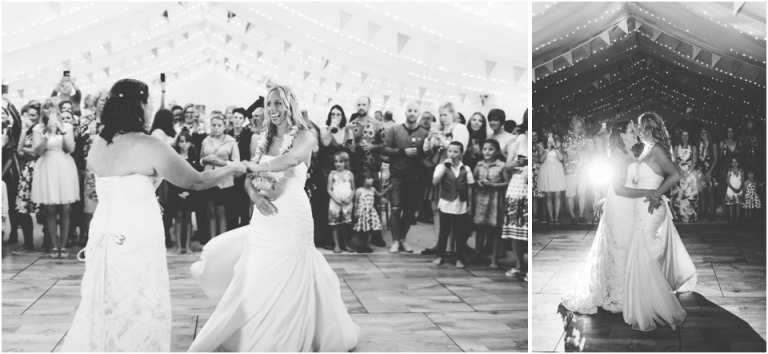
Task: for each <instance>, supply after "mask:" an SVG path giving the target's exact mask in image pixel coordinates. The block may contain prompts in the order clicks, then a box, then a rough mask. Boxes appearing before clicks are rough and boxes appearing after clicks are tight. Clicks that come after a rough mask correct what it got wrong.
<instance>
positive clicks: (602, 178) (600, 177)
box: [589, 159, 611, 187]
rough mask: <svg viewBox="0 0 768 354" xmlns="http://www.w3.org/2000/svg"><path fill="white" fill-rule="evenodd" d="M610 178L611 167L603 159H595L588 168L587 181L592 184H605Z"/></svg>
mask: <svg viewBox="0 0 768 354" xmlns="http://www.w3.org/2000/svg"><path fill="white" fill-rule="evenodd" d="M610 180H611V169H610V166H609V165H608V162H606V161H605V160H604V159H596V160H594V161H593V162H592V166H590V168H589V181H590V182H591V183H592V185H593V186H598V187H599V186H605V185H607V184H608V182H610Z"/></svg>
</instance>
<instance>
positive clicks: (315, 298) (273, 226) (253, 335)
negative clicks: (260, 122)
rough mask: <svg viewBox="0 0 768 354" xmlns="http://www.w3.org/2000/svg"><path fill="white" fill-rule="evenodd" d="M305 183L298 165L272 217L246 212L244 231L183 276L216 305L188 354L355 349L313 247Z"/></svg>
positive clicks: (353, 333) (222, 240)
mask: <svg viewBox="0 0 768 354" xmlns="http://www.w3.org/2000/svg"><path fill="white" fill-rule="evenodd" d="M272 158H274V157H271V156H263V157H262V160H263V159H272ZM306 175H307V165H306V164H304V163H301V164H299V165H298V166H296V167H293V168H291V169H289V170H287V171H285V172H284V177H282V178H280V180H279V182H278V183H280V184H284V186H281V187H284V190H285V192H283V194H282V195H281V196H280V197H279V198H278V199H277V200H276V201H275V202H274V204H275V206H276V207H277V209H278V212H277V215H274V216H263V215H262V214H261V213H259V212H258V211H254V213H253V217H252V218H251V223H250V225H248V226H244V227H241V228H239V229H236V230H232V231H230V232H228V233H225V234H222V235H220V236H217V237H216V238H214V239H213V240H211V241H210V242H208V244H206V246H205V248H204V249H203V253H202V254H201V256H200V258H201V260H200V261H199V262H197V263H195V264H194V265H193V266H192V269H191V271H192V274H193V276H194V277H195V278H196V279H197V280H198V282H199V283H200V286H201V287H202V288H203V291H204V292H205V293H206V294H207V295H208V296H210V297H211V298H213V299H215V300H219V299H220V301H219V304H218V306H217V307H216V310H215V311H214V313H213V315H211V317H210V319H209V320H208V322H206V324H205V326H204V327H203V329H202V330H201V331H200V332H199V333H198V334H197V338H195V340H194V342H193V343H192V346H191V347H190V348H189V351H190V352H210V351H237V352H247V351H259V352H286V351H287V352H305V351H333V352H346V351H349V350H351V349H353V348H354V347H355V345H357V338H358V333H359V331H360V328H359V327H358V326H357V325H356V324H355V323H354V322H352V318H351V317H350V316H349V314H348V313H347V309H346V307H345V306H344V301H343V300H342V298H341V290H340V284H339V279H338V277H336V274H335V273H334V272H333V270H332V269H331V267H330V266H329V265H328V263H327V262H326V261H325V258H323V256H322V254H320V252H319V251H317V249H316V248H315V245H314V231H313V230H314V223H313V220H312V210H311V208H310V205H309V199H308V198H307V194H306V193H305V192H304V184H305V181H306Z"/></svg>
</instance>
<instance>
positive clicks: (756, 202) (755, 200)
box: [742, 171, 765, 220]
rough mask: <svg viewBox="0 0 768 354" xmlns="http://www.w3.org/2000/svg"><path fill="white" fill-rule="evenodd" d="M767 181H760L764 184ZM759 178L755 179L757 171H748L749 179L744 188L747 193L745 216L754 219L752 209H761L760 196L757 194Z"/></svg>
mask: <svg viewBox="0 0 768 354" xmlns="http://www.w3.org/2000/svg"><path fill="white" fill-rule="evenodd" d="M763 184H765V182H763V183H760V184H759V185H761V186H762V185H763ZM757 186H758V183H757V180H756V179H755V171H749V172H747V181H746V182H745V183H744V189H745V190H746V194H745V195H744V204H742V205H743V207H744V216H745V217H746V218H747V220H752V210H754V209H760V207H761V205H760V196H758V195H757Z"/></svg>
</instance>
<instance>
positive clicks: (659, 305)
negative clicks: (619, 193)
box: [622, 112, 697, 331]
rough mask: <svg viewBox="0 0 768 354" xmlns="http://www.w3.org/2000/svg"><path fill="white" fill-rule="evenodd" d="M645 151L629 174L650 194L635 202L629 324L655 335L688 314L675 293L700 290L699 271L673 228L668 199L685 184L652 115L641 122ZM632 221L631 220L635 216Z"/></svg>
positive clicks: (626, 295)
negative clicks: (668, 194) (679, 184)
mask: <svg viewBox="0 0 768 354" xmlns="http://www.w3.org/2000/svg"><path fill="white" fill-rule="evenodd" d="M638 127H639V128H640V129H639V132H640V137H641V138H642V140H643V142H644V143H645V150H644V152H643V155H641V156H640V162H639V163H638V164H637V165H634V168H630V169H629V176H631V183H632V185H633V188H639V189H646V190H648V189H650V190H652V193H651V194H650V196H647V197H646V198H644V199H643V198H637V199H635V200H634V213H633V214H634V222H633V223H634V225H633V226H632V228H633V233H632V235H631V236H630V241H629V243H630V244H629V250H628V251H627V256H626V258H624V259H623V263H624V265H625V267H626V270H625V274H626V276H625V278H624V279H625V284H624V309H623V312H622V314H623V316H624V322H626V323H627V324H630V325H632V328H633V329H636V330H641V331H650V330H653V329H655V328H656V322H659V323H661V324H664V325H667V324H668V325H670V326H671V327H672V330H675V328H676V327H677V326H678V325H680V324H681V323H682V322H683V319H684V318H685V316H686V312H685V310H684V309H683V307H682V306H680V301H679V300H678V299H677V295H676V293H678V292H680V291H692V290H693V289H694V287H695V286H696V279H697V276H696V267H695V266H694V264H693V261H692V260H691V257H690V256H689V255H688V251H687V250H686V249H685V245H683V241H682V240H680V235H679V234H678V233H677V229H675V225H674V223H673V222H672V213H671V212H670V208H669V207H668V206H667V202H666V200H663V199H662V196H663V195H664V193H666V192H667V191H668V190H670V189H671V188H672V186H674V185H675V183H677V181H679V180H680V169H679V168H678V167H677V165H676V164H675V163H674V161H672V153H671V146H670V139H669V133H668V132H667V129H666V127H665V126H664V120H662V119H661V117H660V116H659V115H658V114H655V113H653V112H648V113H643V114H642V115H640V118H638ZM630 215H631V214H630Z"/></svg>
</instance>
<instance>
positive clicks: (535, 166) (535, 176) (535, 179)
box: [531, 146, 547, 198]
mask: <svg viewBox="0 0 768 354" xmlns="http://www.w3.org/2000/svg"><path fill="white" fill-rule="evenodd" d="M533 154H534V155H537V156H538V149H536V147H535V146H534V147H533ZM540 166H541V164H540V163H538V162H534V163H532V164H531V172H532V176H531V183H533V186H532V188H531V196H532V197H533V198H544V197H546V196H547V195H546V194H545V193H544V192H542V191H540V190H539V167H540Z"/></svg>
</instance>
